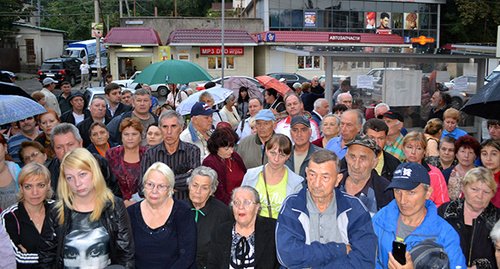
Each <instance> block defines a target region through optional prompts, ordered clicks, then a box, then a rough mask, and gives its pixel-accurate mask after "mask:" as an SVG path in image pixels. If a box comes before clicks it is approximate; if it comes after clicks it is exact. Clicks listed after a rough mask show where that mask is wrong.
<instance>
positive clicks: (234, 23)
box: [120, 17, 264, 45]
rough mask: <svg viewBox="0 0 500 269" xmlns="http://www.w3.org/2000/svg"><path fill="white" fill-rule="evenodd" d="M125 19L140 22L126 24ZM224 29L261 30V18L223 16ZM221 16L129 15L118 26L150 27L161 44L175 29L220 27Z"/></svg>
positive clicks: (255, 31)
mask: <svg viewBox="0 0 500 269" xmlns="http://www.w3.org/2000/svg"><path fill="white" fill-rule="evenodd" d="M127 21H133V22H136V23H137V22H142V24H127V23H126V22H127ZM224 21H225V24H224V29H226V30H227V29H232V30H247V31H248V32H249V33H257V32H262V31H263V29H264V25H263V22H262V20H261V19H254V18H225V20H224ZM221 23H222V20H221V18H179V17H178V18H173V17H131V18H122V19H121V20H120V27H152V28H153V29H155V30H156V31H157V32H158V34H159V35H160V39H161V42H162V44H163V45H166V43H167V40H168V36H169V35H170V33H171V32H172V31H174V30H176V29H221V27H222V24H221Z"/></svg>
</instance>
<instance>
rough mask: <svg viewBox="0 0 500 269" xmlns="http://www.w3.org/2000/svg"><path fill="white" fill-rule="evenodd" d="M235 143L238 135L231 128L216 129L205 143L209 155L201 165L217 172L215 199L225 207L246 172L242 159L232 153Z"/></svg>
mask: <svg viewBox="0 0 500 269" xmlns="http://www.w3.org/2000/svg"><path fill="white" fill-rule="evenodd" d="M236 142H238V135H237V134H236V132H235V131H233V130H232V129H231V128H228V127H219V128H217V129H216V130H215V131H214V132H213V133H212V135H211V136H210V139H208V141H207V148H208V151H209V152H210V155H208V156H207V157H206V158H205V160H203V164H202V165H203V166H208V167H210V168H212V169H214V170H215V172H217V176H218V180H219V185H218V186H217V191H216V192H215V198H217V199H219V200H221V201H222V202H224V203H225V204H226V205H227V204H229V202H230V197H231V193H232V192H233V189H235V188H237V187H239V186H241V182H242V181H243V176H245V173H246V172H247V168H246V167H245V164H244V163H243V159H242V158H241V156H240V155H239V154H238V153H236V151H234V146H235V145H236Z"/></svg>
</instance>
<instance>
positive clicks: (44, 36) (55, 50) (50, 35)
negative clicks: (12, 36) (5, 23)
mask: <svg viewBox="0 0 500 269" xmlns="http://www.w3.org/2000/svg"><path fill="white" fill-rule="evenodd" d="M15 28H17V29H18V30H19V32H18V34H17V35H16V36H20V37H19V38H16V41H17V44H18V47H19V58H20V62H21V69H22V70H28V69H33V68H35V69H36V68H39V67H40V66H41V65H42V62H43V61H44V60H45V59H49V58H58V57H60V56H61V54H62V51H63V34H62V33H57V32H50V31H40V30H38V29H33V28H28V27H21V26H16V27H15ZM26 39H33V40H34V46H35V55H36V59H35V62H30V63H28V61H27V60H28V59H27V56H26Z"/></svg>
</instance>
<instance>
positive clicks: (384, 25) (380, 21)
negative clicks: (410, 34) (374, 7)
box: [377, 12, 392, 29]
mask: <svg viewBox="0 0 500 269" xmlns="http://www.w3.org/2000/svg"><path fill="white" fill-rule="evenodd" d="M391 21H392V17H391V12H377V29H391V27H392V26H391Z"/></svg>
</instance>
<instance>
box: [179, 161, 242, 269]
mask: <svg viewBox="0 0 500 269" xmlns="http://www.w3.org/2000/svg"><path fill="white" fill-rule="evenodd" d="M218 183H219V182H218V181H217V173H216V172H215V171H214V170H213V169H212V168H210V167H206V166H199V167H197V168H195V169H194V170H193V172H191V176H190V177H189V178H188V180H187V184H188V189H189V198H187V199H186V203H187V204H188V205H189V206H190V207H191V211H192V212H193V217H194V220H195V221H196V228H197V232H198V233H197V239H198V240H197V241H198V242H197V247H196V263H197V264H198V268H199V269H203V268H206V267H207V264H208V251H209V249H210V241H211V239H212V234H213V232H214V231H215V230H217V227H218V226H219V225H221V224H222V223H225V222H228V221H231V220H232V219H233V217H232V213H231V210H229V207H228V206H227V205H226V204H224V203H223V202H221V201H219V200H218V199H215V197H213V196H212V195H213V194H214V192H215V190H217V185H218Z"/></svg>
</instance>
